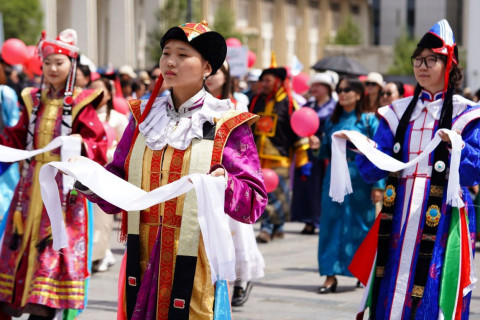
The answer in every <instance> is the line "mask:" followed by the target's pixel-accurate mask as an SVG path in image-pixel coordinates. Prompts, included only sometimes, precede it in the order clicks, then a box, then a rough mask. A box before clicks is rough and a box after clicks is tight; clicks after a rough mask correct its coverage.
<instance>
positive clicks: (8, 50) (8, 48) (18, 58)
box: [2, 38, 28, 64]
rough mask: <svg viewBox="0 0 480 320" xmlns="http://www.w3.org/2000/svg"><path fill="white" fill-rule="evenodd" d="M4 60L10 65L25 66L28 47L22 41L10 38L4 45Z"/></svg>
mask: <svg viewBox="0 0 480 320" xmlns="http://www.w3.org/2000/svg"><path fill="white" fill-rule="evenodd" d="M2 58H3V59H4V60H5V61H6V62H7V63H8V64H23V63H25V62H26V61H27V58H28V52H27V46H26V45H25V43H23V41H22V40H19V39H15V38H10V39H8V40H7V41H5V42H4V43H3V46H2Z"/></svg>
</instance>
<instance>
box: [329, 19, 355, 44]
mask: <svg viewBox="0 0 480 320" xmlns="http://www.w3.org/2000/svg"><path fill="white" fill-rule="evenodd" d="M331 42H332V43H333V44H339V45H357V44H360V43H362V31H361V30H360V28H359V27H358V26H357V24H356V23H355V22H354V21H353V19H352V17H350V16H347V18H346V19H345V21H344V23H343V24H342V26H340V28H338V31H337V35H336V37H334V39H333V41H331Z"/></svg>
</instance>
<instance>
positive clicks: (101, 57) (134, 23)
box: [41, 0, 373, 69]
mask: <svg viewBox="0 0 480 320" xmlns="http://www.w3.org/2000/svg"><path fill="white" fill-rule="evenodd" d="M165 1H166V0H82V1H79V0H41V3H42V6H43V9H44V13H45V14H44V21H45V22H44V23H45V28H46V30H47V36H48V37H55V36H56V35H57V34H58V32H60V31H61V30H63V29H65V28H73V29H75V30H76V31H77V32H78V37H79V47H80V49H81V51H82V53H84V54H85V55H86V56H87V57H89V58H90V59H91V60H92V61H93V62H94V63H95V64H96V65H98V66H106V65H108V64H111V65H112V66H114V67H119V66H120V65H123V64H128V65H131V66H133V67H134V68H138V69H145V68H146V69H148V68H150V67H151V66H152V65H153V64H154V63H155V62H153V61H151V60H150V58H149V57H148V56H147V52H146V46H147V42H148V32H150V31H151V30H154V29H155V28H158V24H159V22H158V21H157V20H156V19H155V12H156V10H157V9H158V8H159V7H160V6H162V5H163V4H164V2H165ZM221 1H222V2H224V3H225V1H226V2H227V3H228V5H229V7H230V8H231V9H232V10H233V12H234V13H235V21H232V23H234V24H235V27H236V29H237V30H238V31H239V32H241V33H243V34H244V35H245V37H244V39H242V40H244V41H245V42H246V44H247V45H248V46H249V48H250V49H251V50H252V51H254V52H255V53H256V55H257V62H256V65H255V66H256V67H259V68H263V67H267V66H269V65H270V56H271V52H272V50H273V51H275V53H276V56H277V62H278V64H279V65H289V64H290V63H291V61H292V58H293V56H294V55H295V56H297V57H298V59H299V60H300V61H301V63H302V64H303V65H304V66H305V68H308V67H309V66H311V65H313V64H314V63H315V62H316V61H317V60H318V59H320V58H321V57H322V55H323V48H324V46H325V45H326V44H327V42H328V39H331V38H333V37H334V36H335V35H336V33H337V31H338V29H339V28H340V27H341V26H342V24H343V23H344V22H345V21H346V19H347V18H348V17H351V19H352V20H353V21H354V22H355V23H356V25H357V26H358V27H359V29H360V30H361V31H362V39H361V41H362V44H363V45H368V44H371V43H372V42H373V40H372V32H371V30H372V23H371V7H370V5H369V2H370V0H196V1H195V2H194V3H195V4H196V6H195V7H194V8H193V9H194V10H200V12H201V14H200V15H201V16H202V17H204V18H206V19H207V21H208V22H209V23H211V24H213V23H214V16H215V12H216V11H217V10H218V8H219V6H220V2H221Z"/></svg>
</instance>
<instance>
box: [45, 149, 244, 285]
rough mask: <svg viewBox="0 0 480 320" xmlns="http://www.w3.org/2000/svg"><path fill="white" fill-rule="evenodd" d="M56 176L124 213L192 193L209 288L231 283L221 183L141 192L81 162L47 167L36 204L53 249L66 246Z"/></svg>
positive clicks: (208, 180) (211, 180)
mask: <svg viewBox="0 0 480 320" xmlns="http://www.w3.org/2000/svg"><path fill="white" fill-rule="evenodd" d="M57 170H60V171H62V172H63V173H65V174H67V175H69V176H71V177H72V178H74V179H76V180H78V181H80V182H81V183H82V184H83V185H85V186H86V187H88V188H89V189H90V190H91V191H92V192H93V193H95V194H96V195H97V196H98V197H100V198H102V199H104V200H106V201H107V202H109V203H111V204H113V205H115V206H117V207H119V208H121V209H123V210H126V211H134V210H143V209H146V208H149V207H151V206H153V205H155V204H158V203H161V202H165V201H168V200H170V199H173V198H176V197H178V196H180V195H182V194H184V193H187V192H188V191H190V190H191V189H192V188H195V192H196V195H197V201H198V221H199V224H200V229H201V231H202V236H203V241H204V244H205V250H206V253H207V257H208V261H209V264H210V269H211V270H212V272H211V275H212V283H215V282H216V281H217V279H220V280H232V281H233V280H235V278H236V277H235V249H234V247H233V241H232V236H231V233H230V229H229V226H228V220H227V215H226V214H225V213H224V203H225V179H224V178H223V177H212V176H210V175H206V174H191V175H188V176H185V177H182V178H181V179H179V180H177V181H175V182H172V183H169V184H167V185H165V186H162V187H159V188H157V189H155V190H152V191H150V192H146V191H144V190H142V189H140V188H138V187H136V186H134V185H132V184H130V183H128V182H127V181H125V180H123V179H121V178H119V177H117V176H116V175H114V174H112V173H110V172H108V171H107V170H105V168H103V167H102V166H101V165H99V164H98V163H96V162H94V161H92V160H90V159H88V158H84V157H82V160H81V161H77V162H72V163H65V162H50V163H48V164H46V165H44V166H43V167H42V169H41V170H40V185H41V193H42V198H43V201H44V204H45V207H46V209H47V213H48V216H49V218H50V222H51V226H52V238H53V248H54V249H55V250H60V249H61V248H64V247H66V246H68V237H67V233H66V229H65V223H64V220H63V213H62V209H61V205H60V198H59V194H58V192H56V190H57V187H56V182H55V175H56V174H57Z"/></svg>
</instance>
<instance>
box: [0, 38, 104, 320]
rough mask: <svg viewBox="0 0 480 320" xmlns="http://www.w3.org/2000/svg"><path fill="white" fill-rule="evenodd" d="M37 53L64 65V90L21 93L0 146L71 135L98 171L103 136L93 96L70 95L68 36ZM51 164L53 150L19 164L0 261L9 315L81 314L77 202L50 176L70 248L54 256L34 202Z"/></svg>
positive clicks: (1, 291) (1, 294) (56, 156)
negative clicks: (20, 105)
mask: <svg viewBox="0 0 480 320" xmlns="http://www.w3.org/2000/svg"><path fill="white" fill-rule="evenodd" d="M38 49H39V54H40V55H41V57H42V58H45V57H47V56H48V55H50V54H64V55H66V56H68V57H69V58H70V60H71V69H70V73H69V76H68V79H67V84H66V87H65V90H63V91H62V92H61V93H59V94H58V95H56V96H53V94H52V91H51V89H44V90H39V89H34V88H26V89H24V90H23V91H22V98H23V102H24V104H25V112H23V113H22V115H21V117H20V120H19V122H18V124H17V125H16V126H14V127H11V128H5V130H4V131H3V133H2V135H0V144H2V145H5V146H8V147H13V148H16V149H26V150H33V149H38V148H42V147H44V146H46V145H47V144H48V143H49V142H50V141H52V140H53V139H54V138H56V137H58V136H65V135H70V134H79V135H81V136H82V138H83V146H82V147H83V151H84V154H85V155H86V156H88V157H89V158H91V159H94V160H96V161H98V162H99V163H101V164H105V163H106V136H105V131H104V130H103V126H102V124H101V122H100V121H99V120H98V117H97V115H96V113H95V107H94V105H95V103H97V102H98V101H99V100H101V92H100V91H93V90H81V89H77V88H74V79H75V66H76V59H77V56H78V48H77V47H76V32H75V31H74V30H71V29H67V30H64V31H63V32H62V33H60V35H59V36H58V37H57V39H56V40H46V39H45V33H44V34H43V37H42V40H41V42H40V43H39V48H38ZM59 160H60V150H55V151H52V152H48V153H44V154H39V155H37V156H35V157H34V158H32V159H29V160H28V161H25V162H24V164H23V169H22V174H21V178H20V182H19V184H18V186H17V188H16V190H15V195H14V197H13V201H12V205H11V207H10V212H9V215H8V221H7V227H6V232H5V237H4V241H3V243H2V249H1V252H2V254H1V256H0V301H2V302H3V303H2V310H3V311H6V312H8V313H10V314H13V315H15V316H19V315H20V314H22V313H23V312H26V313H32V314H36V315H39V316H45V317H52V312H53V310H52V309H83V307H84V299H85V289H84V281H85V278H86V277H87V276H88V270H87V260H86V257H87V244H86V242H87V234H86V233H87V230H86V228H87V222H86V220H87V218H86V213H85V205H86V204H85V199H84V197H83V196H81V195H79V196H78V198H77V197H76V196H75V195H71V196H70V195H69V193H68V192H66V193H64V190H63V185H62V177H61V175H59V176H58V180H59V192H60V193H61V197H62V199H63V208H64V213H65V219H66V222H67V232H68V234H69V239H70V240H69V241H70V245H69V247H68V248H66V249H64V250H62V251H61V252H57V251H54V250H53V249H52V246H51V231H50V220H49V219H48V216H47V213H46V211H45V209H44V206H43V202H42V199H41V197H40V186H39V180H38V173H39V170H40V168H41V167H42V165H43V164H45V163H48V162H50V161H59ZM46 307H48V308H46Z"/></svg>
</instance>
